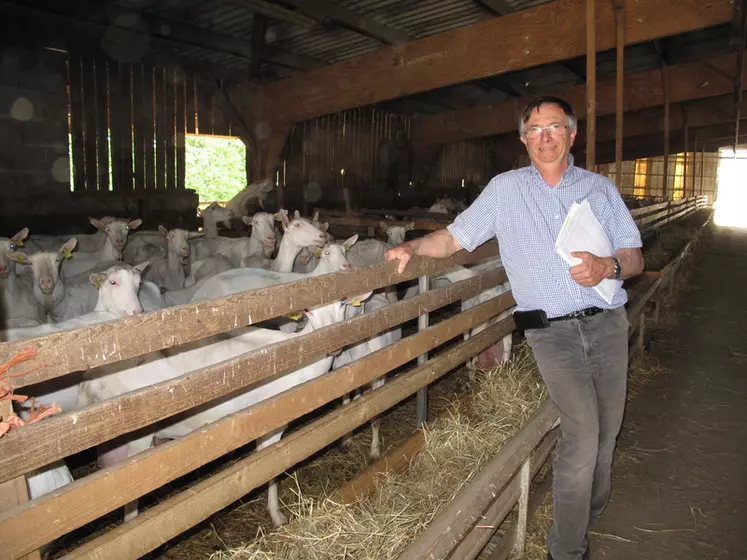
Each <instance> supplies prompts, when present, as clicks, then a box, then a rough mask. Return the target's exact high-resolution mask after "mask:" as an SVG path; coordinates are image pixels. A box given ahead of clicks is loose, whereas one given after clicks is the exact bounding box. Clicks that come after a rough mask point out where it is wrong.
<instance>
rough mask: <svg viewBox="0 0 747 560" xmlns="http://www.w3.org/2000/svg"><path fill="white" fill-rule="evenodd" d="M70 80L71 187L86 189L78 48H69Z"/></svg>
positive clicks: (81, 84)
mask: <svg viewBox="0 0 747 560" xmlns="http://www.w3.org/2000/svg"><path fill="white" fill-rule="evenodd" d="M68 72H69V80H70V128H71V143H72V152H73V188H74V190H76V191H83V190H85V189H86V168H85V144H84V136H83V122H84V118H85V117H84V115H83V77H82V74H81V73H82V68H81V57H80V56H79V54H78V50H77V49H75V48H71V49H70V52H69V53H68Z"/></svg>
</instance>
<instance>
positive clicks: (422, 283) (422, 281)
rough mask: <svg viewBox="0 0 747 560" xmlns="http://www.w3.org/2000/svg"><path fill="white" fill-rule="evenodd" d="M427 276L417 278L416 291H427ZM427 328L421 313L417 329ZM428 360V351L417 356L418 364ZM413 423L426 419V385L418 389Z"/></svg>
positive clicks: (421, 424)
mask: <svg viewBox="0 0 747 560" xmlns="http://www.w3.org/2000/svg"><path fill="white" fill-rule="evenodd" d="M428 280H429V278H428V276H421V277H420V278H418V291H419V292H420V293H421V294H424V293H425V292H427V291H428V284H429V282H428ZM427 328H428V313H427V312H426V313H423V314H422V315H420V316H419V317H418V330H419V331H423V330H425V329H427ZM427 361H428V353H427V352H426V353H425V354H421V355H420V356H418V365H419V366H421V365H423V364H424V363H425V362H427ZM415 414H416V416H415V424H416V426H417V427H418V428H420V427H422V426H423V424H425V422H426V421H427V420H428V385H426V386H425V387H423V388H422V389H420V390H419V391H418V395H417V402H416V413H415Z"/></svg>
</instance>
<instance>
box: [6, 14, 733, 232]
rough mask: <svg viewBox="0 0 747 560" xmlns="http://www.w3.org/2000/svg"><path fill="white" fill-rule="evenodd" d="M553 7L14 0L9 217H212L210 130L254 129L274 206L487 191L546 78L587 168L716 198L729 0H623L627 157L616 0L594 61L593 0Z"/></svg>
mask: <svg viewBox="0 0 747 560" xmlns="http://www.w3.org/2000/svg"><path fill="white" fill-rule="evenodd" d="M546 4H547V3H545V2H537V1H526V2H525V1H510V2H509V1H508V0H494V1H487V0H486V1H482V0H452V1H449V2H444V1H442V0H439V1H436V0H433V1H430V0H429V1H422V2H409V1H402V2H391V1H384V0H381V1H380V2H371V1H364V0H360V1H349V2H301V1H298V2H294V1H285V2H265V1H251V0H246V1H234V0H230V1H229V0H225V1H224V0H212V1H210V2H197V1H187V0H182V1H178V2H177V1H163V2H150V1H135V0H132V1H126V0H121V1H107V2H103V3H101V2H78V1H76V2H73V1H66V2H52V1H45V0H30V1H23V2H22V1H20V0H18V1H8V2H4V3H3V5H2V6H0V10H2V26H3V27H2V37H3V53H2V57H0V59H1V60H2V67H1V68H0V79H1V80H2V82H1V83H0V88H1V90H0V92H1V93H2V119H1V120H0V127H2V137H3V138H4V143H5V146H4V149H3V150H2V155H0V170H1V171H0V173H1V175H0V177H1V178H2V182H3V189H2V190H1V191H0V197H2V201H3V203H2V208H3V210H2V213H3V218H4V220H6V221H5V222H4V223H5V224H7V226H8V229H13V228H14V227H16V226H17V225H18V222H17V218H18V216H19V214H20V215H23V216H24V220H26V221H25V222H24V223H26V224H27V225H29V226H30V227H31V226H33V228H34V230H35V231H38V232H52V231H57V230H59V228H60V227H62V225H63V224H67V225H70V224H72V223H75V222H76V221H80V219H81V218H83V219H85V217H86V216H88V215H91V214H92V213H96V212H98V213H99V214H101V213H112V214H130V215H135V214H138V215H140V216H141V217H143V219H145V220H146V223H147V224H148V225H152V223H155V222H157V221H159V220H160V221H167V222H169V221H170V222H172V223H174V224H176V223H182V224H185V225H194V224H195V222H194V218H195V216H196V213H195V208H196V206H197V203H198V200H197V198H196V197H195V194H194V193H193V192H189V190H185V150H184V138H185V135H192V134H199V135H215V136H229V137H236V138H239V139H241V141H242V142H243V144H244V145H245V147H246V154H247V157H246V162H247V163H246V180H247V183H251V182H252V181H255V180H258V179H262V178H265V177H268V178H271V179H272V180H273V181H275V182H276V183H277V189H276V190H275V191H274V192H273V193H272V195H271V196H272V203H273V204H278V203H280V204H281V205H286V206H288V207H291V208H296V207H297V208H299V209H302V210H306V211H307V213H308V210H310V209H311V208H313V207H314V206H319V207H324V208H333V209H335V208H337V209H339V208H345V207H346V204H347V208H351V207H352V208H400V209H407V208H410V207H413V206H426V207H427V206H428V205H429V204H430V203H431V202H432V201H433V200H435V199H436V198H438V197H439V196H443V195H444V194H447V193H450V194H452V195H454V196H456V197H458V198H464V199H472V198H474V196H475V194H476V193H477V192H479V191H478V189H479V188H480V187H482V186H484V185H485V184H486V183H487V182H488V181H489V180H490V178H491V177H493V176H494V175H495V174H497V173H500V172H502V171H505V170H508V169H511V168H512V167H515V166H517V165H524V164H525V163H526V161H527V160H526V156H525V153H524V150H523V146H522V145H521V143H520V142H519V139H518V135H517V133H516V128H517V125H516V116H517V114H518V111H519V110H520V109H521V107H522V106H523V104H524V103H525V102H526V101H527V100H528V99H530V98H531V97H533V96H536V95H539V94H547V93H554V94H557V95H560V96H562V97H565V98H566V99H568V100H569V101H571V102H572V103H573V104H574V106H575V108H576V110H577V112H578V113H579V117H580V119H581V122H580V126H579V129H580V131H579V135H578V138H577V140H576V144H575V148H574V154H575V157H576V162H577V164H579V165H594V166H596V167H595V168H596V169H597V170H599V171H600V172H602V173H605V174H608V175H610V176H613V178H614V179H616V180H617V183H618V186H619V188H620V190H621V192H622V193H624V194H625V195H629V196H631V197H637V198H644V197H656V198H659V199H662V200H663V199H665V198H667V197H672V196H689V195H693V194H704V195H707V196H709V197H710V200H711V202H713V199H714V194H715V188H716V187H715V181H716V174H717V163H718V157H717V154H718V149H719V148H720V147H722V146H728V145H732V144H733V143H734V142H735V141H737V140H738V139H739V136H740V134H739V124H740V120H741V118H740V117H741V114H742V113H741V97H742V96H741V84H742V72H741V67H740V64H742V62H743V56H742V52H743V46H742V45H741V42H740V40H739V37H740V35H739V29H740V25H741V24H740V20H739V15H738V14H736V15H735V13H736V12H735V11H734V8H733V6H732V5H729V6H725V7H723V8H721V7H719V8H716V7H715V6H711V4H706V3H702V2H696V1H692V2H687V3H684V4H683V3H681V2H677V3H676V6H674V5H673V6H671V7H667V6H657V9H656V10H654V9H653V7H652V6H651V5H649V3H644V4H642V3H636V5H635V6H628V7H627V11H628V13H626V14H625V17H626V18H627V19H626V20H625V21H626V22H627V23H625V31H626V33H625V37H624V38H623V39H622V40H623V41H624V45H625V48H624V53H623V57H624V61H623V67H624V85H623V87H624V91H623V101H622V103H623V105H622V108H623V110H624V114H623V116H622V124H623V126H622V138H621V139H620V140H621V142H618V144H619V143H621V144H622V153H621V154H616V151H615V145H616V138H615V134H616V133H615V131H616V126H615V123H616V116H615V111H616V105H615V103H616V102H615V99H616V82H615V76H616V73H617V63H618V62H617V60H616V51H615V49H614V48H613V47H615V36H616V34H615V29H616V27H615V26H616V24H615V17H614V14H613V10H612V6H611V5H610V6H607V5H600V7H599V10H598V13H597V15H596V19H597V24H598V27H597V29H596V33H597V39H596V45H597V51H598V54H596V56H595V57H594V58H595V61H594V62H595V63H594V64H593V65H592V64H590V63H589V61H587V60H586V55H585V52H586V47H585V41H584V18H583V17H579V14H583V13H584V8H583V6H582V4H581V3H578V2H576V3H573V2H564V3H563V5H562V7H563V12H562V14H563V17H562V18H561V19H559V20H553V21H548V20H547V17H548V14H550V13H551V10H554V4H552V3H550V4H549V5H546ZM736 5H737V6H739V3H736ZM670 8H671V9H672V10H676V11H677V13H678V17H677V18H674V19H673V18H671V17H669V16H667V14H668V13H669V10H670ZM646 10H651V13H649V12H647V11H646ZM638 11H640V15H638ZM537 22H542V26H541V27H537ZM589 73H591V75H589ZM592 81H593V83H594V84H595V87H596V90H595V91H596V99H595V103H594V113H593V115H594V116H595V117H596V118H595V119H592V121H594V123H595V124H596V127H595V131H594V150H593V154H592V156H593V157H591V158H589V157H588V156H587V141H586V137H587V134H588V126H587V124H586V122H587V119H586V117H587V116H588V115H587V114H586V84H587V83H592ZM665 161H666V165H665ZM617 168H620V175H619V176H618V175H617V171H616V169H617ZM346 201H347V202H346ZM29 219H30V220H35V221H33V222H28V220H29ZM14 231H15V230H14Z"/></svg>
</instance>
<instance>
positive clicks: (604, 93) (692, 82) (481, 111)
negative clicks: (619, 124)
mask: <svg viewBox="0 0 747 560" xmlns="http://www.w3.org/2000/svg"><path fill="white" fill-rule="evenodd" d="M706 62H707V64H704V63H703V62H700V61H697V62H690V63H687V64H679V65H675V66H669V67H667V68H666V72H667V74H668V80H669V81H668V84H669V88H670V101H671V102H673V103H674V102H682V101H687V100H692V99H700V98H703V97H712V96H715V95H722V94H726V93H729V92H731V91H732V88H733V81H732V80H733V78H729V77H727V76H724V75H723V74H724V73H726V74H727V75H730V74H731V73H732V71H733V68H734V65H735V63H736V55H735V54H728V55H722V56H718V57H714V58H711V59H709V60H707V61H706ZM585 89H586V88H585V86H583V85H579V86H573V87H570V88H565V89H563V90H560V91H557V92H555V93H556V94H557V95H559V96H560V97H563V98H564V99H566V100H567V101H568V102H569V103H571V104H572V105H573V106H574V107H575V108H576V110H577V111H579V112H580V111H582V110H583V108H584V107H586V91H585ZM529 99H530V98H529V97H528V96H527V97H523V98H520V99H512V100H507V101H501V102H498V103H493V104H490V105H484V106H480V107H471V108H467V109H458V110H456V111H449V112H446V113H441V114H440V115H429V116H421V117H419V118H418V119H417V120H416V121H415V122H414V123H413V131H412V135H413V141H414V142H418V141H427V142H430V143H438V144H445V143H448V142H457V141H460V140H468V139H470V138H479V137H482V136H492V135H495V134H503V133H506V132H514V131H516V129H517V124H516V123H517V119H518V115H519V112H520V111H521V110H522V108H523V107H524V105H525V104H526V103H527V102H528V101H529ZM663 102H664V101H663V92H662V88H661V74H660V71H659V70H658V69H657V70H651V71H647V72H639V73H637V74H630V75H626V76H625V108H626V110H627V111H631V110H637V109H643V108H647V107H657V106H660V105H662V104H663ZM614 112H615V80H614V79H607V80H602V81H600V82H599V83H598V84H597V114H598V115H610V114H612V113H614Z"/></svg>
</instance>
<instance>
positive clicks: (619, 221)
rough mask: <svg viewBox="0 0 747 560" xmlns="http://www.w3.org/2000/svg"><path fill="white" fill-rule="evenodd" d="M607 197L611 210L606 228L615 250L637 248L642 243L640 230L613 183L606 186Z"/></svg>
mask: <svg viewBox="0 0 747 560" xmlns="http://www.w3.org/2000/svg"><path fill="white" fill-rule="evenodd" d="M607 196H608V198H609V201H610V205H611V207H612V211H611V212H610V213H609V215H608V217H607V223H606V224H605V225H606V229H607V231H608V232H609V233H610V241H612V248H613V249H614V250H615V251H619V250H620V249H632V248H638V247H641V246H642V245H643V243H642V242H641V232H640V231H639V230H638V226H637V225H636V223H635V220H633V216H632V215H631V214H630V210H628V207H627V206H625V201H624V200H623V199H622V197H621V196H620V193H619V192H618V190H617V187H615V185H614V184H613V183H611V184H610V186H609V188H608V195H607Z"/></svg>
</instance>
